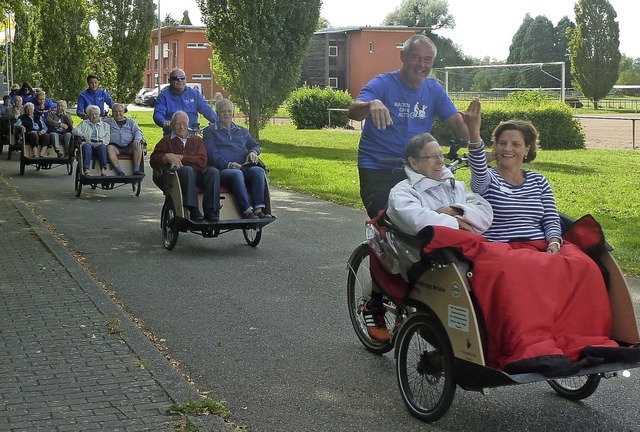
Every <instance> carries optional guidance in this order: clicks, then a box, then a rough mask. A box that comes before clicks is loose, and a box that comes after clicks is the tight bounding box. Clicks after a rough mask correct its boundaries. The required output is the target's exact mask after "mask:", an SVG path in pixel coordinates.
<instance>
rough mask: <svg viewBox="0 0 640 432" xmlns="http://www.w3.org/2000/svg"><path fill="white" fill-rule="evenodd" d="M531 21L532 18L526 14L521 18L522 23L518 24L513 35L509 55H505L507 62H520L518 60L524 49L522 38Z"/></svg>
mask: <svg viewBox="0 0 640 432" xmlns="http://www.w3.org/2000/svg"><path fill="white" fill-rule="evenodd" d="M532 22H533V18H531V15H529V14H526V15H525V16H524V19H523V20H522V24H520V27H518V30H517V31H516V33H515V34H514V35H513V38H512V39H511V46H510V47H509V56H508V57H507V63H508V64H517V63H522V61H520V60H521V59H522V56H523V54H522V52H523V50H525V49H526V47H525V44H524V39H525V36H526V34H527V29H528V28H529V26H530V25H531V23H532Z"/></svg>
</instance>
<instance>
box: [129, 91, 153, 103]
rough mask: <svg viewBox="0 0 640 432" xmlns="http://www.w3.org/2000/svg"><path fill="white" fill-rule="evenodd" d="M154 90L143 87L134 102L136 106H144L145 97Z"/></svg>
mask: <svg viewBox="0 0 640 432" xmlns="http://www.w3.org/2000/svg"><path fill="white" fill-rule="evenodd" d="M152 90H153V89H152V88H149V87H142V88H141V89H140V91H139V92H138V94H136V98H135V99H134V100H133V103H135V104H136V105H144V95H145V94H147V93H149V92H150V91H152Z"/></svg>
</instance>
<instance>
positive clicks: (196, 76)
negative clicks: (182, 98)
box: [191, 74, 211, 80]
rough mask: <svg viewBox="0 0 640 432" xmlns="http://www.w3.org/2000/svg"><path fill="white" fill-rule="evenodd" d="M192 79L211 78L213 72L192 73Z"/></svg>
mask: <svg viewBox="0 0 640 432" xmlns="http://www.w3.org/2000/svg"><path fill="white" fill-rule="evenodd" d="M191 79H193V80H210V79H211V74H193V75H191Z"/></svg>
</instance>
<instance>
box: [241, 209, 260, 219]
mask: <svg viewBox="0 0 640 432" xmlns="http://www.w3.org/2000/svg"><path fill="white" fill-rule="evenodd" d="M242 219H258V215H256V214H254V213H253V212H252V211H251V210H249V211H247V212H244V214H243V215H242Z"/></svg>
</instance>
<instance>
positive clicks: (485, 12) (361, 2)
mask: <svg viewBox="0 0 640 432" xmlns="http://www.w3.org/2000/svg"><path fill="white" fill-rule="evenodd" d="M157 1H158V0H156V3H157ZM159 1H160V2H161V3H160V15H161V16H162V18H163V19H164V16H165V15H166V14H167V13H170V14H171V15H172V16H173V17H174V18H176V19H178V20H179V19H181V18H182V13H183V11H184V10H188V11H189V17H190V18H191V21H192V23H193V24H196V25H198V24H202V21H201V15H200V9H198V6H197V4H196V0H182V1H179V2H178V1H175V0H159ZM401 3H402V0H322V9H321V11H320V14H321V15H322V16H323V17H324V18H326V19H327V20H328V21H329V23H330V24H331V26H332V27H349V26H366V25H371V26H377V25H380V24H382V21H383V20H384V18H385V17H386V16H387V15H388V14H389V13H391V12H393V10H394V9H395V8H396V7H398V6H399V5H400V4H401ZM575 3H576V2H575V0H531V1H523V0H482V1H477V0H476V1H472V0H449V13H450V14H451V15H453V18H454V19H455V22H456V26H455V28H454V29H452V30H441V31H438V34H439V35H441V36H445V37H448V38H450V39H451V40H453V42H454V43H456V44H457V45H458V46H459V47H460V48H461V49H462V52H463V53H464V54H466V55H470V56H472V57H475V58H484V57H486V56H489V57H491V58H494V59H496V60H505V59H506V58H507V56H508V55H509V46H510V45H511V38H512V37H513V35H514V34H515V33H516V31H517V30H518V28H519V27H520V25H521V24H522V21H523V20H524V17H525V15H526V14H527V13H529V14H530V15H531V17H532V18H535V17H536V16H538V15H544V16H546V17H547V18H548V19H549V20H550V21H551V22H552V23H553V24H554V25H555V24H557V23H558V21H560V19H562V17H564V16H568V17H569V19H570V20H571V21H574V22H575V13H574V11H573V8H574V5H575ZM609 3H611V5H612V6H613V8H614V9H615V10H616V13H617V14H618V17H617V20H618V24H619V25H620V52H621V53H622V54H624V55H626V56H628V57H632V58H639V57H640V25H639V22H638V19H639V18H640V1H638V0H609Z"/></svg>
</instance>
